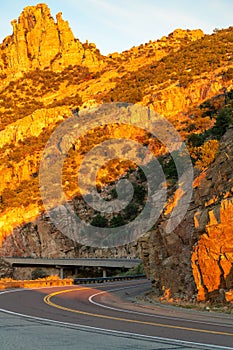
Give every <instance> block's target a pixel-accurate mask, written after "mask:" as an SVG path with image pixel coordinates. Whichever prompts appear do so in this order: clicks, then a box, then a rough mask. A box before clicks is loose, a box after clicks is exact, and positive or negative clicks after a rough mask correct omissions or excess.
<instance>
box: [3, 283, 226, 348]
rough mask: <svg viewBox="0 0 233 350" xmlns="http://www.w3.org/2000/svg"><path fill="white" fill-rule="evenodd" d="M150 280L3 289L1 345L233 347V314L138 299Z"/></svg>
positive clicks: (146, 288) (148, 285) (35, 346)
mask: <svg viewBox="0 0 233 350" xmlns="http://www.w3.org/2000/svg"><path fill="white" fill-rule="evenodd" d="M149 289H150V284H149V282H148V281H145V280H143V281H127V282H116V283H108V284H104V285H100V284H99V285H91V286H89V285H88V286H83V285H82V286H71V287H53V288H40V289H36V290H35V289H33V290H32V289H24V290H9V291H3V292H1V293H0V344H1V346H0V348H1V350H11V349H12V350H13V349H14V350H20V349H24V350H31V349H36V350H40V349H41V350H42V349H43V350H47V349H48V350H50V349H54V350H55V349H56V350H58V349H66V350H69V349H70V350H74V349H80V350H89V349H95V350H96V349H101V350H105V349H106V350H107V349H108V350H109V349H112V350H117V349H121V350H123V349H140V350H141V349H151V350H152V349H153V350H155V349H174V350H175V349H203V350H204V349H212V350H214V349H222V350H223V349H232V350H233V317H232V316H230V315H220V314H213V313H207V312H197V311H194V310H185V309H178V308H175V307H167V306H162V305H161V306H160V305H158V306H155V305H153V306H148V305H138V304H135V303H133V302H132V301H133V300H134V297H135V296H136V295H139V294H141V293H143V292H145V291H146V290H149Z"/></svg>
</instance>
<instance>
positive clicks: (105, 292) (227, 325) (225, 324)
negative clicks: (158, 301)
mask: <svg viewBox="0 0 233 350" xmlns="http://www.w3.org/2000/svg"><path fill="white" fill-rule="evenodd" d="M130 288H131V287H122V288H114V289H109V290H105V291H102V292H98V293H95V294H93V295H91V296H90V297H89V298H88V300H89V302H90V303H91V304H94V305H96V306H99V307H102V308H105V309H109V310H114V311H119V312H124V313H129V314H136V315H142V316H149V317H155V318H161V319H172V320H174V321H187V319H186V318H182V317H174V316H161V315H155V314H151V313H145V312H141V311H133V310H127V309H120V308H115V307H112V306H108V305H104V304H101V303H98V302H96V301H94V300H93V298H95V297H96V296H98V295H101V294H107V293H109V292H117V291H120V290H124V289H130ZM188 321H190V322H192V323H198V324H205V325H208V326H219V327H226V328H233V324H229V323H224V324H223V323H214V322H205V321H197V320H188Z"/></svg>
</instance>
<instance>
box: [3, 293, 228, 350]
mask: <svg viewBox="0 0 233 350" xmlns="http://www.w3.org/2000/svg"><path fill="white" fill-rule="evenodd" d="M50 288H51V287H50ZM54 288H55V287H54ZM24 291H25V289H19V290H7V291H3V292H0V294H7V293H11V292H24ZM33 291H35V289H34V290H33ZM0 312H3V313H6V314H9V315H12V316H18V317H23V318H26V319H29V320H35V321H39V322H46V323H48V324H50V325H58V326H65V327H72V328H76V329H78V330H84V331H95V332H100V333H104V334H109V335H116V336H123V337H127V338H128V337H129V338H139V339H144V340H148V341H150V340H153V341H156V342H158V341H159V342H162V343H165V344H167V343H169V344H171V342H172V343H173V344H177V345H179V346H188V347H189V348H190V347H191V348H194V347H197V349H200V346H201V347H202V350H204V349H210V350H214V349H216V350H233V348H230V347H227V346H221V345H220V346H218V345H210V344H203V343H196V342H187V341H184V340H178V339H171V338H163V337H156V336H150V335H143V334H137V333H130V332H124V331H116V330H111V329H105V328H99V327H93V326H86V325H82V324H77V323H69V322H62V321H57V320H52V319H48V318H42V317H37V316H30V315H26V314H21V313H18V312H14V311H10V310H6V309H0ZM197 349H196V350H197Z"/></svg>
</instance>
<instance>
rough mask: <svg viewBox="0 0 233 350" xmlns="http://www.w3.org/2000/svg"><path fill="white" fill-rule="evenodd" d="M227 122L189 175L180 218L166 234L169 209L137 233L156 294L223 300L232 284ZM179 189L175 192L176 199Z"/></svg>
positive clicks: (231, 139) (232, 175) (232, 156)
mask: <svg viewBox="0 0 233 350" xmlns="http://www.w3.org/2000/svg"><path fill="white" fill-rule="evenodd" d="M232 161H233V128H231V129H229V130H228V131H227V133H226V134H225V135H224V137H223V138H222V140H221V143H220V148H219V153H218V155H217V156H216V159H215V161H214V162H213V163H212V164H211V165H210V166H209V168H208V169H207V170H206V171H203V172H202V173H200V175H199V176H198V177H196V178H195V180H194V183H193V187H194V194H193V201H192V202H191V204H190V208H189V210H188V212H187V214H186V216H185V218H184V220H183V222H182V223H181V224H180V225H179V226H178V227H177V228H176V229H175V230H174V231H173V232H172V233H170V234H168V233H166V230H165V225H166V222H167V220H168V218H169V210H167V211H165V215H164V217H163V218H162V219H161V222H160V223H159V224H158V225H157V227H156V229H155V230H153V231H152V232H151V233H149V234H148V235H147V236H146V237H145V238H143V239H141V245H142V255H143V258H144V261H145V266H146V269H147V273H148V276H150V279H151V281H152V282H153V285H154V291H155V293H156V294H157V295H158V296H166V298H168V299H170V298H176V299H177V300H178V299H180V298H181V299H186V300H189V301H193V298H195V296H196V295H197V300H198V301H204V300H212V301H217V300H218V301H224V300H225V299H229V298H230V293H231V292H232V288H233V279H232V266H233V256H232V252H233V247H232V239H233V236H232V235H233V232H232V210H233V186H232V184H233V168H232ZM181 198H182V195H181V196H179V195H178V197H177V198H176V203H175V205H178V202H179V200H181ZM174 202H175V201H174Z"/></svg>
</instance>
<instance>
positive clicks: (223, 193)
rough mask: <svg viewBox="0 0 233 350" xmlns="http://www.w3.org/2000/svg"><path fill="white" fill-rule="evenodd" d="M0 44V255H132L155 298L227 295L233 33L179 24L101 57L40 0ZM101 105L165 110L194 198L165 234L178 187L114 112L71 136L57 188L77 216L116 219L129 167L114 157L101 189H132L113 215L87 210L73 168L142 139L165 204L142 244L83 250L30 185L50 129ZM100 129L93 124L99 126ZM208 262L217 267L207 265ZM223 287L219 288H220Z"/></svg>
mask: <svg viewBox="0 0 233 350" xmlns="http://www.w3.org/2000/svg"><path fill="white" fill-rule="evenodd" d="M12 27H13V33H12V35H10V36H8V37H7V38H5V39H4V41H3V43H2V44H0V76H1V81H0V115H1V118H0V157H1V164H0V243H1V247H0V252H1V256H7V255H17V256H48V257H55V256H69V257H72V256H98V257H99V256H120V257H121V256H122V257H125V256H129V255H130V256H135V257H136V256H139V255H141V256H142V258H143V259H144V262H145V267H146V270H147V274H148V277H149V278H150V279H151V280H152V281H153V285H154V290H155V292H156V293H157V294H158V295H163V294H164V293H165V294H166V295H167V296H169V295H170V296H171V297H174V296H175V297H179V298H180V297H183V298H188V299H190V298H193V296H195V295H197V298H198V300H204V299H211V298H212V299H214V298H215V299H216V298H217V297H218V298H220V297H221V298H222V299H227V298H228V299H229V298H230V290H231V289H233V282H232V264H233V256H232V253H231V251H232V247H231V241H232V237H231V213H232V188H233V184H232V166H231V164H232V136H233V135H232V129H231V125H232V114H233V113H232V111H233V107H232V106H233V102H232V101H233V93H232V90H233V55H232V52H233V28H232V27H230V28H228V29H224V30H217V31H215V32H214V33H213V34H212V35H205V34H204V33H203V32H202V31H201V30H199V29H198V30H193V31H191V30H181V29H177V30H175V31H174V32H173V33H171V34H170V35H169V36H168V37H162V38H161V39H160V40H157V41H150V42H149V43H145V44H142V45H140V46H139V47H133V48H131V49H129V50H128V51H124V52H122V53H112V54H109V55H108V56H103V55H102V54H101V53H100V51H99V50H98V48H96V46H95V44H92V43H89V42H88V41H86V42H85V43H81V42H80V41H79V40H78V39H76V38H75V37H74V35H73V33H72V30H71V29H70V27H69V24H68V22H67V21H64V20H63V18H62V14H61V13H59V14H57V16H56V20H55V19H54V18H53V17H52V16H51V13H50V10H49V8H48V7H47V6H46V5H45V4H39V5H37V6H30V7H26V8H25V9H24V10H23V12H22V13H21V15H20V16H19V18H18V20H14V21H12ZM109 102H128V103H133V104H135V103H137V104H138V105H142V106H146V107H149V108H150V109H151V110H154V111H156V112H158V113H159V114H162V115H163V116H165V117H166V118H167V119H168V120H169V121H170V122H171V123H172V124H173V125H174V127H175V128H176V130H177V131H178V132H179V134H180V135H181V137H182V139H183V140H185V141H186V143H187V148H188V150H189V152H190V155H191V158H192V161H193V165H194V169H195V181H194V184H193V187H194V195H193V201H192V203H191V204H190V208H189V211H188V212H187V214H186V216H185V219H184V220H183V222H182V223H181V224H180V225H179V226H178V227H177V228H176V229H175V230H174V232H172V233H170V234H167V233H166V230H165V229H164V228H165V226H166V222H167V221H168V219H169V216H170V213H171V211H172V208H174V207H175V206H176V205H178V203H179V201H180V200H182V196H183V195H184V194H182V193H180V192H179V191H178V190H177V187H176V181H177V172H176V169H175V167H174V163H173V161H172V159H171V157H170V156H169V154H167V150H166V147H165V146H164V145H162V144H161V143H160V142H158V140H156V139H155V138H153V137H152V135H150V134H148V133H146V132H145V131H143V130H142V129H138V128H136V127H125V126H123V125H121V120H120V119H119V120H118V121H117V123H116V122H115V120H112V123H111V124H109V125H108V126H107V127H106V126H104V125H100V126H99V127H96V128H95V129H93V130H90V131H89V132H88V133H87V135H84V136H83V137H81V138H80V139H79V140H77V141H76V142H74V144H73V147H72V149H71V150H70V151H69V154H68V155H67V157H66V160H65V164H64V174H63V188H64V191H65V193H66V195H67V198H68V199H69V200H70V203H71V205H72V206H73V208H75V210H77V211H78V212H79V213H80V212H81V213H82V215H83V217H84V218H85V220H87V221H89V222H92V220H94V222H96V223H100V222H101V224H102V225H106V226H109V225H110V226H111V225H112V227H115V226H119V225H122V224H123V223H126V222H128V221H130V220H133V218H134V217H135V215H137V214H138V212H139V211H140V210H141V208H142V207H143V204H144V199H145V196H146V194H145V193H146V190H145V189H146V181H145V179H144V178H143V177H141V174H140V175H139V170H138V169H137V168H136V165H135V164H132V163H130V162H124V161H122V160H113V161H112V162H110V163H109V164H107V165H106V166H104V167H103V168H102V169H101V172H100V174H99V177H98V186H99V188H100V189H101V191H102V195H103V197H104V198H105V199H106V200H111V199H113V198H115V197H114V196H115V195H116V189H115V187H116V186H115V185H116V180H117V179H119V178H120V177H122V176H124V177H127V178H129V179H130V180H131V181H132V183H133V186H134V189H136V195H135V197H134V199H133V202H132V204H131V207H129V208H127V209H126V210H125V211H123V212H122V213H121V214H120V216H113V217H111V216H106V217H104V216H103V215H102V214H100V213H98V212H95V211H93V210H91V209H90V208H88V207H87V206H86V204H85V203H84V202H83V201H82V199H81V198H80V193H79V189H78V187H77V184H76V174H77V172H78V169H79V167H80V164H81V162H82V160H83V158H84V155H85V153H86V152H88V151H89V150H91V149H92V148H93V146H94V145H97V144H98V143H100V142H102V141H105V140H108V139H111V138H113V137H116V138H119V137H123V138H130V139H133V140H135V141H137V142H140V143H142V144H143V145H144V146H147V147H148V149H149V150H150V151H152V152H153V153H154V154H155V155H156V156H157V157H158V159H159V161H160V163H161V165H162V167H163V170H164V173H165V176H166V182H167V187H168V201H167V204H166V206H165V208H164V211H163V213H162V215H161V217H160V219H159V222H158V224H157V225H156V226H155V227H153V229H152V230H151V232H149V233H147V234H146V235H145V236H144V237H143V238H141V239H140V240H139V242H133V243H132V244H130V245H128V246H125V247H116V248H115V249H112V250H108V249H106V250H103V249H102V250H101V249H99V248H91V247H85V246H80V245H79V244H77V243H75V242H74V241H73V240H72V239H69V238H67V237H66V236H64V235H63V234H62V233H60V232H59V231H58V230H57V229H56V228H55V226H54V225H53V224H52V223H51V222H50V221H49V218H48V216H47V215H46V213H45V211H44V207H43V203H42V201H41V198H40V192H39V166H40V161H41V156H42V152H43V150H44V147H45V145H46V143H47V141H48V139H49V137H50V135H51V134H52V132H53V131H54V130H56V128H57V127H58V126H59V125H60V124H61V123H62V122H64V121H66V120H68V119H69V118H70V117H71V116H72V115H76V116H77V122H78V123H80V125H82V112H83V111H85V110H89V108H94V107H97V106H99V105H102V104H104V103H109ZM100 124H101V123H100ZM213 267H214V268H213ZM223 292H224V293H223Z"/></svg>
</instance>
